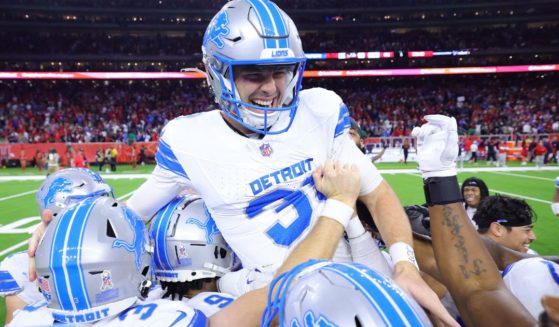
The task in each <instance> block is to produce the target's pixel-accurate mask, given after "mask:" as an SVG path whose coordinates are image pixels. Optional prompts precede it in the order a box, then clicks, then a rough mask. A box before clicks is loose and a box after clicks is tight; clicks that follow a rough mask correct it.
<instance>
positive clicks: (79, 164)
mask: <svg viewBox="0 0 559 327" xmlns="http://www.w3.org/2000/svg"><path fill="white" fill-rule="evenodd" d="M73 163H74V164H73V166H74V167H76V168H86V165H85V158H84V156H83V150H82V149H80V150H79V151H78V152H77V153H76V154H75V155H74V162H73Z"/></svg>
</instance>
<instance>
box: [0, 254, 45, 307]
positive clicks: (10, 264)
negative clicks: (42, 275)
mask: <svg viewBox="0 0 559 327" xmlns="http://www.w3.org/2000/svg"><path fill="white" fill-rule="evenodd" d="M28 266H29V257H28V256H27V252H17V253H14V254H12V255H10V256H8V257H6V258H5V259H4V260H2V262H1V263H0V296H7V295H13V294H17V296H18V297H19V298H20V299H21V300H23V301H24V302H25V303H28V304H29V303H35V302H38V301H41V300H44V298H43V295H42V294H41V292H39V288H38V287H37V285H36V284H35V282H31V281H29V275H28V273H27V268H28Z"/></svg>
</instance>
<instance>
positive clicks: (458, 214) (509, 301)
mask: <svg viewBox="0 0 559 327" xmlns="http://www.w3.org/2000/svg"><path fill="white" fill-rule="evenodd" d="M457 187H458V185H457ZM429 214H430V217H431V232H432V241H433V248H434V251H435V258H436V259H437V263H438V266H439V269H440V273H441V275H442V279H443V281H444V284H445V285H446V286H447V288H448V289H449V291H450V294H451V295H452V297H453V298H454V301H455V302H456V305H457V307H458V310H459V311H460V314H461V316H462V318H463V319H464V321H465V322H466V325H467V326H506V325H511V326H534V324H535V321H534V319H533V318H532V317H531V316H530V314H529V313H528V311H527V310H526V309H524V307H523V306H522V304H520V302H519V301H518V300H517V299H516V298H515V297H514V295H512V294H511V293H510V291H509V290H508V289H507V288H506V287H505V285H504V283H503V280H502V278H501V275H500V273H499V270H498V269H497V266H496V265H495V262H494V261H493V259H492V257H491V256H490V255H489V252H488V251H487V249H486V248H485V246H484V244H483V242H482V241H481V239H480V236H479V235H478V233H477V231H476V230H475V229H474V228H473V225H472V224H471V223H470V222H469V219H468V216H467V215H466V211H465V210H464V207H463V206H462V204H461V203H459V202H457V203H451V204H445V205H433V206H431V207H430V208H429Z"/></svg>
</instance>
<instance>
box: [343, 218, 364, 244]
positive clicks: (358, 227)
mask: <svg viewBox="0 0 559 327" xmlns="http://www.w3.org/2000/svg"><path fill="white" fill-rule="evenodd" d="M345 232H346V234H347V238H349V239H353V238H357V237H359V236H361V235H363V234H365V233H366V232H367V231H366V230H365V227H363V224H362V223H361V220H359V217H357V216H353V217H352V218H351V220H350V221H349V224H347V227H346V228H345Z"/></svg>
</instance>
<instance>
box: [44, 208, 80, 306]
mask: <svg viewBox="0 0 559 327" xmlns="http://www.w3.org/2000/svg"><path fill="white" fill-rule="evenodd" d="M77 209H78V208H77V207H76V206H73V207H69V208H68V209H67V210H66V212H64V213H63V214H62V216H60V218H59V220H58V223H57V224H56V228H55V230H54V233H53V238H52V243H51V248H50V258H49V260H50V261H49V268H50V271H51V273H52V274H51V277H52V286H53V288H54V291H55V293H56V297H57V298H58V303H59V304H60V308H61V309H62V310H71V309H72V301H71V298H70V296H69V295H68V290H67V288H66V287H65V281H64V273H63V272H62V271H61V268H62V265H63V258H62V255H61V254H60V253H59V252H60V250H61V249H62V248H61V247H62V244H64V230H65V228H66V227H67V226H68V222H69V220H70V219H71V217H72V216H73V215H74V214H75V212H76V211H77Z"/></svg>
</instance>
